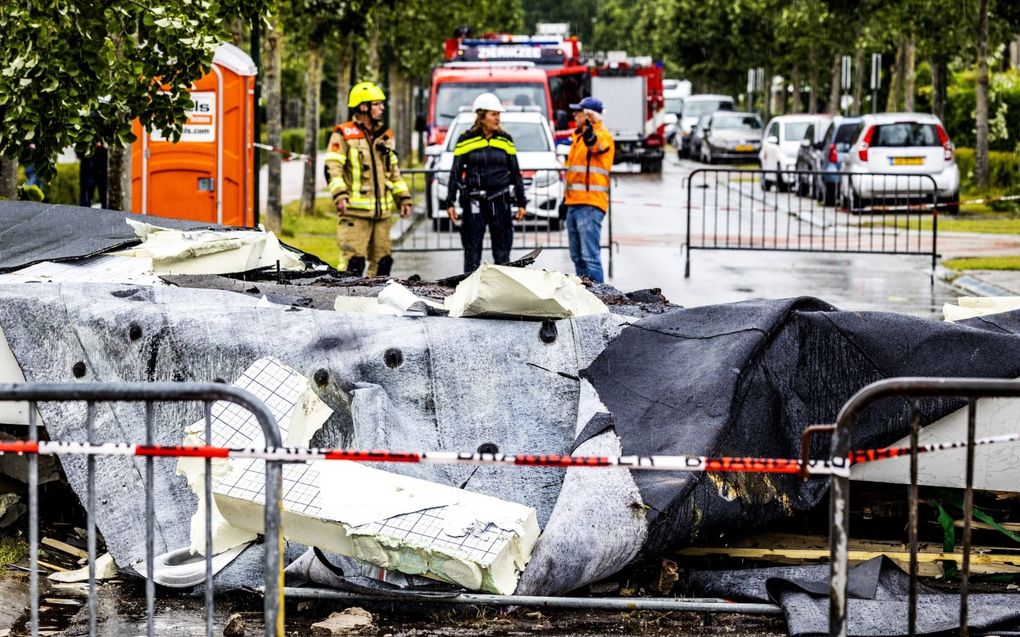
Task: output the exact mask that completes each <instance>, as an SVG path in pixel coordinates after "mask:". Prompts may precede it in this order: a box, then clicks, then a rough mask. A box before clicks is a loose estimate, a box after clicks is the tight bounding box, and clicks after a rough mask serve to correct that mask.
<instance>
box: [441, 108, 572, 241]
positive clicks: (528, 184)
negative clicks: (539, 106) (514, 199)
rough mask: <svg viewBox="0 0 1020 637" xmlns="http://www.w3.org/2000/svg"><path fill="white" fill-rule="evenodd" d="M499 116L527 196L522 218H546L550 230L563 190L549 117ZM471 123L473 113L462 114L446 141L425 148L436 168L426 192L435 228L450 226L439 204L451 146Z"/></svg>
mask: <svg viewBox="0 0 1020 637" xmlns="http://www.w3.org/2000/svg"><path fill="white" fill-rule="evenodd" d="M500 119H501V125H502V127H503V130H505V131H506V132H507V133H510V136H511V137H513V140H514V147H515V148H516V149H517V163H518V164H519V165H520V167H521V175H522V176H523V177H524V194H525V196H526V197H527V199H528V205H527V207H526V208H525V211H526V213H527V216H526V217H525V219H534V220H540V221H545V222H546V223H547V224H548V225H549V227H550V229H558V228H559V223H560V220H559V206H560V203H561V202H562V201H563V193H564V185H563V176H562V170H563V165H562V164H561V163H560V159H559V157H558V156H557V155H556V146H555V143H554V141H553V131H552V129H551V128H550V127H549V118H548V117H546V116H545V115H544V114H542V113H538V112H534V111H523V112H516V111H507V112H505V113H503V114H502V117H501V118H500ZM474 122H475V114H474V113H461V114H460V115H458V116H457V117H456V119H454V120H453V122H452V123H451V124H450V129H449V132H448V133H447V135H446V140H445V142H444V143H443V144H442V145H437V146H430V147H429V148H428V149H427V150H426V153H427V154H428V155H431V156H432V157H433V160H434V161H433V163H432V165H433V166H435V168H436V170H437V171H438V172H437V173H436V176H435V180H434V182H433V184H432V188H431V192H430V193H429V197H430V198H431V199H432V206H431V209H432V219H433V222H432V223H433V226H434V227H435V228H436V229H447V228H449V221H450V220H449V218H448V217H447V215H446V209H445V208H442V207H441V205H440V204H441V202H442V201H444V200H445V199H446V193H447V185H448V184H449V181H450V169H451V168H452V167H453V147H454V146H456V145H457V138H458V137H460V135H461V133H463V132H464V131H465V130H467V129H468V128H470V127H471V126H472V125H473V124H474Z"/></svg>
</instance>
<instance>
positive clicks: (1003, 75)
mask: <svg viewBox="0 0 1020 637" xmlns="http://www.w3.org/2000/svg"><path fill="white" fill-rule="evenodd" d="M976 82H977V74H976V73H975V72H974V71H973V70H967V71H959V72H956V73H953V74H952V78H951V80H950V82H949V87H948V90H947V91H946V111H945V121H944V122H943V123H944V124H945V125H946V131H947V132H948V133H949V136H950V137H951V138H952V139H953V142H954V143H955V144H956V145H957V146H973V145H974V144H975V139H976V132H975V130H976V127H977V124H976V122H975V121H974V112H975V108H976V103H977V99H976V93H975V90H976V88H975V87H976V86H977V84H976ZM924 88H925V89H927V90H928V91H929V92H930V90H931V89H930V87H924ZM988 118H989V128H990V139H989V146H990V147H991V149H992V150H1001V151H1013V150H1016V149H1017V146H1018V144H1020V137H1018V134H1020V70H1018V69H1012V70H1009V71H1002V72H996V73H993V74H992V81H991V85H990V86H989V96H988Z"/></svg>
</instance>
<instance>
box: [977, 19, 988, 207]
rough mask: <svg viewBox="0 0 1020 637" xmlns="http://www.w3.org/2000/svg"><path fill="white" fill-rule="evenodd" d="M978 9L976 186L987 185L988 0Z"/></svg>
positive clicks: (982, 187)
mask: <svg viewBox="0 0 1020 637" xmlns="http://www.w3.org/2000/svg"><path fill="white" fill-rule="evenodd" d="M978 6H979V9H978V12H979V13H978V19H979V20H980V22H979V24H980V27H979V29H978V47H977V58H978V59H977V105H976V106H977V107H976V109H975V111H976V115H977V117H976V119H977V145H976V148H975V149H974V181H975V182H976V185H977V186H978V188H981V189H984V188H987V187H988V83H989V80H988V0H981V1H980V3H979V5H978Z"/></svg>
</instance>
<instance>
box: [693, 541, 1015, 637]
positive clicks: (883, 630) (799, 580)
mask: <svg viewBox="0 0 1020 637" xmlns="http://www.w3.org/2000/svg"><path fill="white" fill-rule="evenodd" d="M847 579H848V580H849V586H850V598H849V604H848V608H847V612H848V618H849V622H848V624H849V628H848V632H849V634H850V635H851V636H853V637H857V636H860V637H900V636H902V635H908V634H910V633H909V629H908V626H907V616H908V615H907V605H908V599H909V597H908V595H909V585H910V576H909V575H908V574H907V573H905V572H904V571H903V570H902V569H901V568H899V567H898V566H896V565H895V564H894V563H893V562H892V561H891V560H889V559H888V558H886V557H876V558H872V559H870V560H868V561H866V562H862V563H860V564H858V565H856V566H854V567H852V568H851V569H850V571H849V572H848V574H847ZM689 583H690V586H691V588H692V589H693V590H694V591H695V592H696V593H698V594H701V595H707V596H723V597H726V598H727V599H732V600H734V601H747V602H761V603H770V602H775V603H778V604H779V605H780V606H782V607H783V614H784V615H785V616H786V626H787V631H788V632H789V634H790V637H814V636H816V635H828V634H829V565H828V564H818V565H811V566H777V567H772V568H758V569H741V570H730V571H700V572H695V573H692V574H691V576H690V582H689ZM967 601H968V610H969V612H968V622H967V625H968V627H969V628H970V631H971V634H977V635H987V634H999V635H1001V634H1003V633H1002V632H1001V631H1003V630H1011V631H1015V630H1017V629H1020V595H1016V594H1008V593H1002V594H997V593H992V594H989V593H978V594H973V593H972V594H971V595H970V596H969V597H968V600H967ZM917 608H918V614H917V626H916V628H917V633H916V634H918V635H951V634H956V633H957V630H958V629H959V626H960V621H959V619H960V596H959V595H958V594H955V593H945V592H941V591H938V590H935V589H933V588H931V587H928V586H925V585H924V584H920V583H919V584H918V586H917ZM1009 634H1015V633H1012V632H1011V633H1009Z"/></svg>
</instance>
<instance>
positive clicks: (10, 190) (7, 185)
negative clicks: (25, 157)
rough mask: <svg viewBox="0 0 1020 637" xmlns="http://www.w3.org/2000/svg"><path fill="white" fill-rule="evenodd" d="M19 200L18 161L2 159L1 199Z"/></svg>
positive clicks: (0, 163)
mask: <svg viewBox="0 0 1020 637" xmlns="http://www.w3.org/2000/svg"><path fill="white" fill-rule="evenodd" d="M17 198H18V160H17V159H7V158H6V157H0V199H17Z"/></svg>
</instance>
